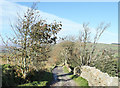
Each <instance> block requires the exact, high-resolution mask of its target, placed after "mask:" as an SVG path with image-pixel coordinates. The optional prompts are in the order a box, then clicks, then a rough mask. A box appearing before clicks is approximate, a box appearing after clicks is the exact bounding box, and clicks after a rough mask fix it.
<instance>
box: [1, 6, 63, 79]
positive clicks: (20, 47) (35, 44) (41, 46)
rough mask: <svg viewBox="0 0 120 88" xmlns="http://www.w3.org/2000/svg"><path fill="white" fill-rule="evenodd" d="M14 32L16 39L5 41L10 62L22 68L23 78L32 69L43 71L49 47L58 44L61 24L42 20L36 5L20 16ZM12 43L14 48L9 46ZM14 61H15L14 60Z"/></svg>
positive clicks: (13, 26) (9, 38)
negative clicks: (9, 54)
mask: <svg viewBox="0 0 120 88" xmlns="http://www.w3.org/2000/svg"><path fill="white" fill-rule="evenodd" d="M11 27H12V29H13V31H14V37H7V38H8V40H7V41H4V39H3V37H2V36H1V38H2V40H3V43H4V44H5V46H6V48H7V50H8V52H9V53H11V58H10V61H12V62H13V61H14V63H16V64H18V65H20V66H21V71H22V74H23V77H24V78H25V77H26V74H27V72H28V71H29V70H30V67H35V68H36V70H38V67H40V68H39V69H42V67H44V66H42V65H44V64H45V63H44V62H45V61H46V60H47V52H49V46H50V45H51V44H55V43H56V39H57V36H56V35H57V33H58V31H60V30H61V27H62V24H61V22H56V21H54V22H53V23H51V24H47V22H46V20H43V19H41V18H40V14H39V11H38V10H36V4H33V6H32V7H31V8H28V9H27V11H26V12H25V13H24V16H23V17H21V16H20V15H19V14H18V20H17V22H16V24H15V25H12V24H11ZM8 41H10V42H11V43H12V44H13V46H9V45H8ZM13 59H14V60H13Z"/></svg>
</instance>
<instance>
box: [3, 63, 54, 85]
mask: <svg viewBox="0 0 120 88" xmlns="http://www.w3.org/2000/svg"><path fill="white" fill-rule="evenodd" d="M18 69H20V67H19V66H12V65H10V64H4V65H2V86H3V87H4V86H18V85H19V86H47V85H48V84H50V83H51V81H52V80H53V74H52V73H51V72H48V71H42V70H39V71H36V70H34V69H32V70H31V71H30V72H28V73H27V76H26V78H25V79H23V78H22V74H21V72H20V71H19V70H18Z"/></svg>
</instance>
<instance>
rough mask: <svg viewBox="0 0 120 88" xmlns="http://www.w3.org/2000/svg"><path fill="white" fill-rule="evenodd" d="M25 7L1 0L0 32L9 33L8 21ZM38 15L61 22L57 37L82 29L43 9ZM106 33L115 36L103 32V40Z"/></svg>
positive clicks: (107, 33)
mask: <svg viewBox="0 0 120 88" xmlns="http://www.w3.org/2000/svg"><path fill="white" fill-rule="evenodd" d="M27 9H28V7H26V6H22V5H19V4H17V3H15V2H9V1H5V0H2V1H1V3H0V12H2V14H0V19H2V21H0V32H1V33H2V34H5V33H7V34H8V35H9V34H11V33H12V32H11V30H10V21H11V22H12V23H15V22H16V18H17V14H16V13H17V12H18V13H19V15H23V13H24V12H25V11H26V10H27ZM40 15H41V17H42V18H43V19H47V21H48V22H53V21H54V20H56V21H58V22H59V21H61V22H62V24H63V27H62V29H63V30H61V31H60V32H59V33H58V36H59V37H62V36H67V35H75V36H76V35H78V33H79V31H80V30H81V29H82V25H81V24H79V23H77V22H73V21H71V20H68V19H65V18H61V17H58V16H55V15H53V14H49V13H46V12H43V11H40ZM91 31H92V33H94V32H95V30H94V28H92V30H91ZM106 35H107V36H113V37H114V38H117V35H116V34H114V33H111V32H105V33H104V40H105V37H106ZM103 42H105V41H103ZM109 42H110V41H109ZM116 42H117V41H116ZM106 43H107V42H106Z"/></svg>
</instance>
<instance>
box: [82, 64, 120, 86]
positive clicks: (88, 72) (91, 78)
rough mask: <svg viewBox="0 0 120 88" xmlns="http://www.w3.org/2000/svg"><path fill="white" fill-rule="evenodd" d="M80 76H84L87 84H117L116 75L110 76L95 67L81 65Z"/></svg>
mask: <svg viewBox="0 0 120 88" xmlns="http://www.w3.org/2000/svg"><path fill="white" fill-rule="evenodd" d="M81 71H82V73H81V75H80V76H81V77H83V78H85V79H86V80H87V81H88V83H89V86H118V77H110V76H109V75H108V74H107V73H103V72H101V71H100V70H98V69H96V68H95V67H90V66H82V67H81Z"/></svg>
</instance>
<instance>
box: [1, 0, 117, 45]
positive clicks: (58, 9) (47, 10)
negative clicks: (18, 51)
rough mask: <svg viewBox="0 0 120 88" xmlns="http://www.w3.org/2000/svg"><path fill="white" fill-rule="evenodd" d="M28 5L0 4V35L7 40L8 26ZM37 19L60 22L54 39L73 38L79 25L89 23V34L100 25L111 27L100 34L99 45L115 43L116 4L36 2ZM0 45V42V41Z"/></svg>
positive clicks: (18, 3)
mask: <svg viewBox="0 0 120 88" xmlns="http://www.w3.org/2000/svg"><path fill="white" fill-rule="evenodd" d="M31 5H32V2H10V1H6V0H2V3H0V11H1V12H2V14H0V19H2V21H0V33H2V35H3V36H4V38H5V35H7V36H11V35H12V34H13V32H12V31H11V28H10V22H11V23H15V20H16V19H17V15H16V13H17V12H19V14H20V15H22V13H23V12H25V11H26V9H27V8H28V7H31ZM37 7H38V10H39V11H40V15H41V16H42V17H43V18H44V19H47V21H48V22H52V21H53V20H57V21H61V22H62V24H63V27H62V30H61V31H60V32H59V34H58V36H59V37H63V36H69V35H73V36H77V35H78V34H79V31H80V30H82V24H83V23H88V22H89V23H90V24H89V27H90V28H91V32H92V34H93V35H94V34H95V28H96V27H97V26H98V25H99V24H100V23H101V22H104V23H110V24H111V26H110V27H109V28H108V29H107V30H106V31H105V32H104V33H103V35H102V36H101V39H100V40H99V42H100V43H108V44H110V43H117V42H118V3H117V2H40V3H38V4H37ZM0 41H1V40H0Z"/></svg>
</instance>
